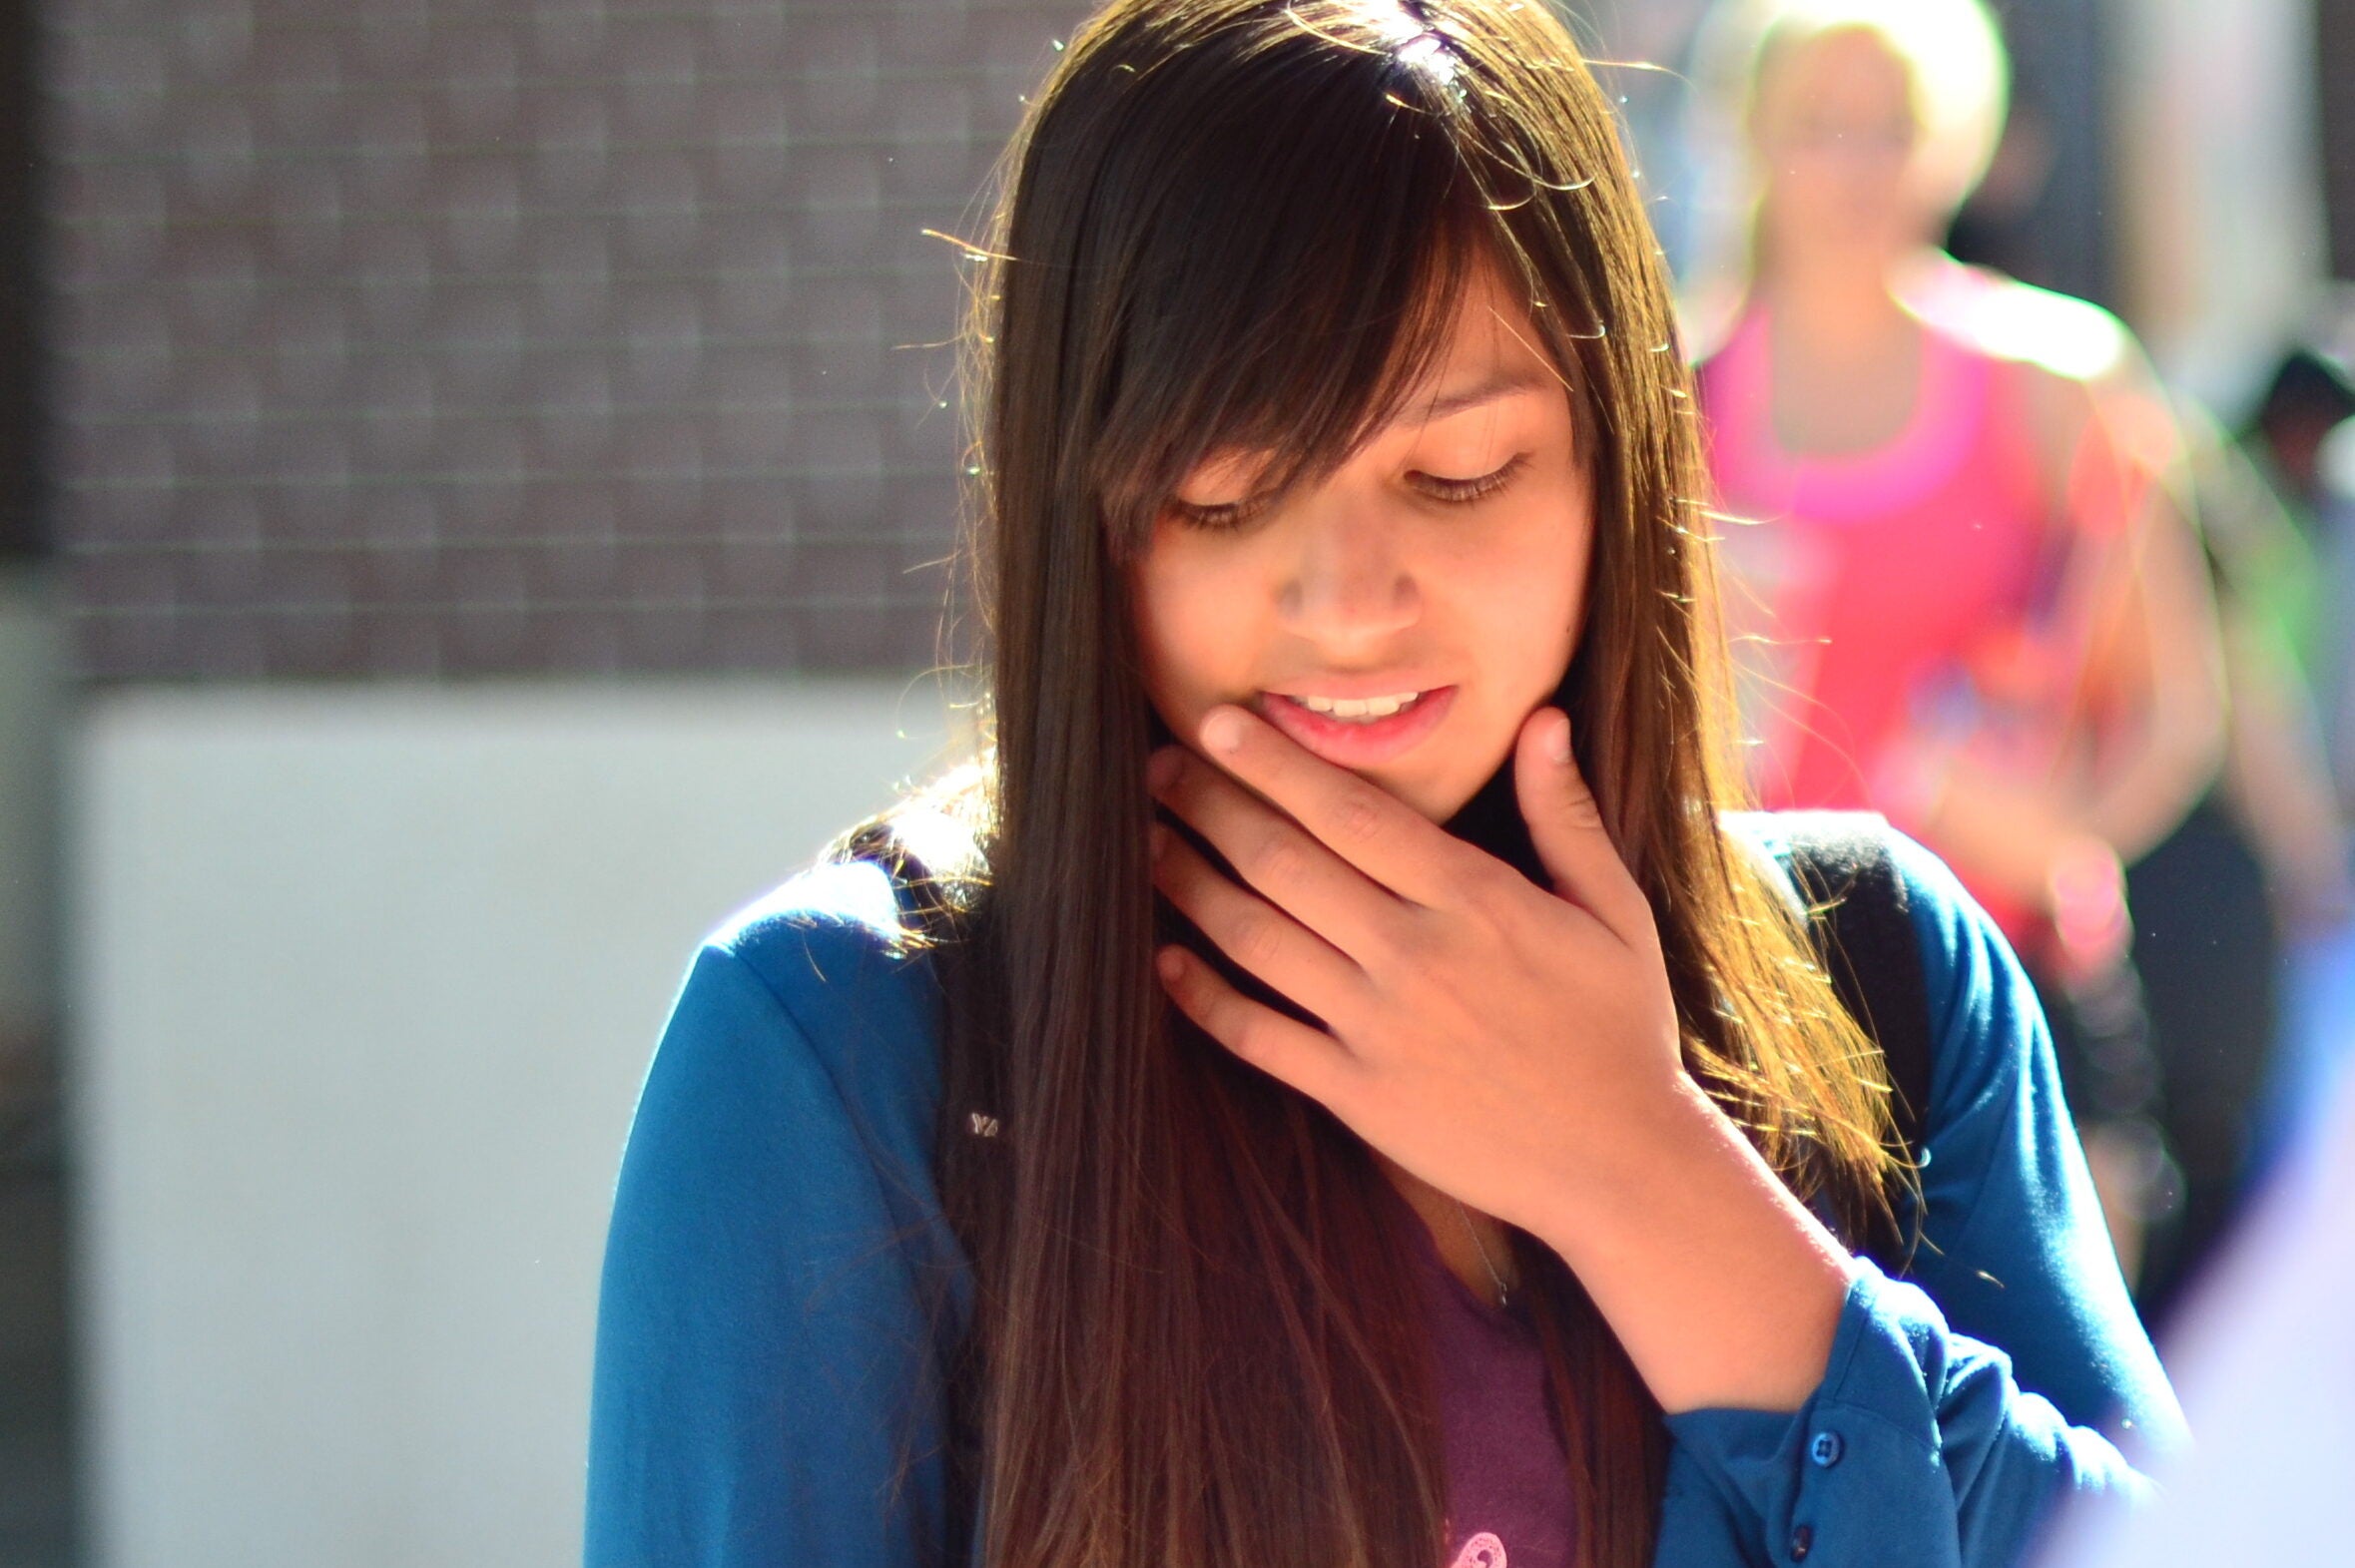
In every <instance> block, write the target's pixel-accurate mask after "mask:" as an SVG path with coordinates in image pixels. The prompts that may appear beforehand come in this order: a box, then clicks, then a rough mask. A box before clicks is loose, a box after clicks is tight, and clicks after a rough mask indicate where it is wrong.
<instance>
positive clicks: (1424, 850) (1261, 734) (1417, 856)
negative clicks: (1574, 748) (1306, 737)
mask: <svg viewBox="0 0 2355 1568" xmlns="http://www.w3.org/2000/svg"><path fill="white" fill-rule="evenodd" d="M1198 734H1199V739H1200V741H1201V743H1202V750H1203V755H1204V756H1206V757H1208V758H1209V759H1210V760H1211V761H1212V762H1213V763H1215V764H1217V765H1218V766H1219V767H1220V768H1222V769H1224V770H1226V771H1227V772H1228V773H1229V774H1232V775H1233V776H1234V777H1235V778H1237V779H1239V780H1241V781H1242V782H1243V783H1244V784H1247V785H1249V786H1250V787H1251V788H1252V789H1253V790H1254V791H1255V792H1257V793H1258V794H1260V795H1262V796H1264V797H1265V798H1266V799H1267V800H1269V801H1270V802H1271V803H1273V804H1274V805H1276V806H1277V807H1278V808H1279V809H1281V810H1283V811H1284V812H1286V813H1287V814H1288V815H1290V816H1291V817H1292V818H1293V820H1295V821H1297V822H1299V823H1300V825H1301V826H1303V827H1305V828H1307V829H1308V830H1309V831H1310V832H1311V833H1312V834H1314V835H1315V836H1316V838H1317V839H1318V841H1320V842H1321V843H1323V844H1325V845H1326V846H1327V847H1329V848H1331V849H1332V850H1333V852H1334V853H1336V854H1338V855H1339V856H1341V858H1342V859H1344V860H1346V861H1348V862H1349V863H1350V864H1351V865H1353V866H1356V867H1357V868H1358V869H1359V870H1360V871H1363V872H1364V873H1365V874H1366V875H1368V876H1370V877H1372V878H1373V879H1374V880H1375V881H1377V882H1379V883H1381V884H1382V885H1383V886H1384V887H1387V888H1389V889H1390V890H1391V891H1392V892H1395V893H1397V894H1398V895H1399V896H1400V897H1402V898H1406V899H1410V900H1412V901H1413V902H1415V903H1419V904H1425V905H1438V904H1441V903H1443V902H1445V901H1446V900H1447V898H1448V896H1449V894H1450V892H1451V890H1452V889H1454V888H1456V887H1458V886H1460V885H1462V883H1463V881H1464V879H1465V878H1466V877H1467V876H1468V875H1470V874H1472V873H1471V872H1470V871H1469V870H1468V868H1467V864H1466V856H1467V855H1475V856H1476V854H1477V851H1474V850H1472V849H1470V848H1469V847H1468V846H1467V845H1465V844H1463V843H1461V842H1459V841H1458V840H1456V839H1454V838H1451V837H1449V836H1448V834H1447V833H1446V832H1445V831H1443V830H1442V829H1441V828H1440V827H1439V826H1438V825H1437V824H1435V823H1433V822H1431V821H1428V820H1426V819H1425V818H1424V817H1423V816H1422V815H1421V814H1419V813H1418V812H1417V811H1416V810H1415V809H1414V807H1412V806H1410V805H1408V804H1407V803H1406V802H1405V801H1403V800H1400V799H1398V798H1397V797H1395V796H1393V795H1391V794H1389V793H1387V792H1385V791H1384V790H1383V789H1381V788H1380V787H1379V786H1377V785H1375V784H1370V783H1368V782H1367V781H1366V780H1364V779H1361V778H1359V777H1358V776H1357V775H1356V774H1353V773H1351V772H1350V771H1349V770H1348V769H1346V768H1336V767H1335V766H1333V764H1331V763H1328V762H1326V761H1325V760H1324V759H1323V758H1321V757H1319V756H1317V755H1316V754H1315V753H1313V752H1311V751H1309V750H1308V749H1307V748H1306V747H1304V746H1302V745H1300V744H1299V743H1298V742H1296V741H1294V740H1293V739H1292V738H1291V737H1290V736H1288V735H1286V734H1284V732H1282V731H1281V730H1278V729H1277V728H1276V727H1275V726H1274V725H1271V724H1269V723H1268V722H1267V721H1266V720H1265V719H1262V718H1260V717H1259V716H1258V715H1257V714H1254V713H1251V712H1250V711H1248V710H1246V709H1243V708H1238V707H1235V706H1233V705H1231V704H1222V705H1220V706H1219V707H1216V708H1213V709H1212V710H1211V711H1210V712H1209V714H1208V715H1207V716H1205V717H1204V719H1203V721H1202V726H1201V729H1200V731H1199V732H1198Z"/></svg>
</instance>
